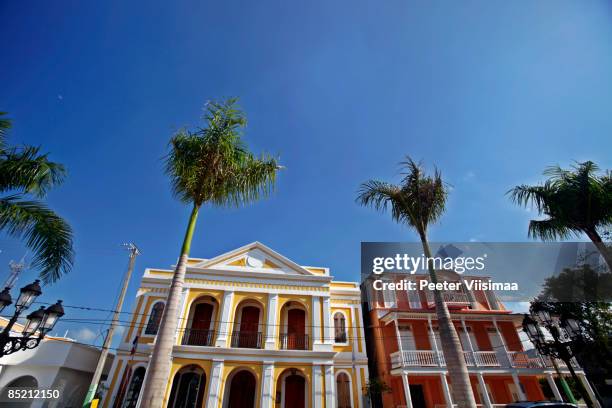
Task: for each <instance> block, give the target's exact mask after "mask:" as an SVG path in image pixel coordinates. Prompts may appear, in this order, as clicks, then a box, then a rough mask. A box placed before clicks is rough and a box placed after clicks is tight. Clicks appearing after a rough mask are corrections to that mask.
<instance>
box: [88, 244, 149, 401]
mask: <svg viewBox="0 0 612 408" xmlns="http://www.w3.org/2000/svg"><path fill="white" fill-rule="evenodd" d="M123 246H124V247H125V248H126V249H127V250H128V251H129V253H130V255H129V256H130V260H129V263H128V269H127V272H126V274H125V278H124V279H123V287H122V288H121V295H119V300H118V301H117V305H116V307H115V311H114V314H113V320H112V321H111V325H110V328H109V329H108V333H107V334H106V337H105V338H104V344H103V345H102V352H101V353H100V358H99V359H98V365H97V366H96V371H95V372H94V375H93V378H92V379H91V384H90V385H89V390H88V391H87V395H86V396H85V401H83V408H88V407H89V406H90V405H91V401H92V400H93V399H94V396H95V395H96V391H97V390H98V383H99V382H100V377H102V370H103V369H104V365H105V363H106V356H107V355H108V350H109V348H110V346H111V342H112V340H113V333H114V331H115V326H116V325H117V322H118V321H119V313H121V308H122V307H123V300H124V299H125V293H126V292H127V288H128V285H129V283H130V277H131V276H132V271H133V270H134V262H135V261H136V257H137V256H138V255H140V251H139V250H138V247H137V246H136V245H134V244H133V243H131V242H130V243H127V244H123Z"/></svg>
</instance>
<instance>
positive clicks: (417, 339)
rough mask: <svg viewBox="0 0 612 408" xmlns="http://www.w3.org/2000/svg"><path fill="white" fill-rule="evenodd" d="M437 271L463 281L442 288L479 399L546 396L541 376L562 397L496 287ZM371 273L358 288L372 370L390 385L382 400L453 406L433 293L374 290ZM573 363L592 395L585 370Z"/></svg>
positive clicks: (419, 407) (430, 407) (548, 366)
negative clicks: (477, 286) (472, 286)
mask: <svg viewBox="0 0 612 408" xmlns="http://www.w3.org/2000/svg"><path fill="white" fill-rule="evenodd" d="M437 274H438V279H439V280H440V281H449V282H462V285H460V287H461V288H462V290H457V291H445V292H443V297H444V300H445V302H446V305H447V307H448V308H449V311H450V314H451V318H452V320H453V323H454V326H455V329H456V331H457V334H458V335H459V338H460V341H461V345H462V348H463V352H464V356H465V361H466V364H467V367H468V371H469V374H470V380H471V383H472V389H473V391H474V396H475V399H476V401H477V404H479V406H484V407H492V406H504V405H503V404H505V403H508V402H514V401H519V400H532V401H533V400H543V399H545V396H544V393H543V390H542V388H541V386H540V379H541V378H546V379H547V381H548V384H549V386H550V388H551V390H552V392H553V393H554V397H555V399H559V400H561V399H562V398H561V394H560V391H559V389H558V387H557V385H556V384H555V381H554V379H553V377H554V375H555V370H554V368H553V365H552V362H551V361H550V359H547V358H543V357H541V356H539V355H537V353H535V350H529V351H528V352H526V351H525V350H524V344H525V341H524V340H522V339H521V338H520V334H519V328H520V327H521V323H522V318H523V316H522V315H521V314H516V313H512V311H510V310H507V309H506V308H505V306H504V304H503V303H502V302H501V301H500V300H499V299H498V298H497V296H496V294H495V292H494V291H490V290H472V291H469V290H465V287H466V285H465V282H467V281H469V280H483V281H485V282H486V281H488V278H486V277H477V276H463V275H459V274H457V273H455V272H452V271H438V272H437ZM375 279H380V277H378V276H377V277H372V278H368V279H366V280H365V281H364V283H362V288H363V291H364V294H365V295H366V298H367V299H366V300H367V301H366V302H364V309H365V312H364V313H366V317H365V324H366V338H367V340H368V355H369V357H370V363H371V364H370V368H371V370H370V373H371V376H372V377H377V378H379V379H380V380H382V381H384V382H385V383H386V384H387V385H388V386H389V387H390V388H391V390H390V392H386V393H382V396H381V397H382V404H383V406H384V407H385V408H386V407H410V408H412V407H415V408H425V407H426V408H436V407H450V406H452V403H453V401H452V392H451V390H452V384H451V383H450V382H449V377H448V371H447V368H446V364H445V361H444V354H443V351H442V346H441V342H440V338H439V336H438V324H437V318H436V312H435V305H434V299H433V292H431V291H427V292H426V291H422V290H402V291H391V290H386V291H376V290H373V286H372V285H373V281H374V280H375ZM385 279H387V281H388V282H400V281H401V280H414V281H417V282H418V281H419V280H421V279H427V280H428V276H426V275H408V276H407V275H392V274H389V275H387V276H386V277H385ZM417 287H418V285H417ZM558 363H559V365H560V367H561V370H562V373H563V374H565V375H567V374H569V371H568V369H567V367H566V366H564V365H563V363H562V362H561V361H559V362H558ZM575 368H576V370H577V373H578V376H579V377H580V379H581V380H582V382H583V384H584V385H585V386H586V387H587V390H589V391H590V392H591V393H592V389H591V387H590V386H589V384H588V382H587V381H586V379H585V376H584V372H583V371H581V370H580V368H579V367H577V366H576V367H575ZM497 404H501V405H497Z"/></svg>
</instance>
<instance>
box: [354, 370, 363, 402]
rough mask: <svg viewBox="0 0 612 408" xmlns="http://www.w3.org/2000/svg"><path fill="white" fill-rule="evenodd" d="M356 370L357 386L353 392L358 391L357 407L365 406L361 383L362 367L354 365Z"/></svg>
mask: <svg viewBox="0 0 612 408" xmlns="http://www.w3.org/2000/svg"><path fill="white" fill-rule="evenodd" d="M353 370H354V371H355V386H354V389H353V393H357V394H356V395H357V408H363V388H362V387H363V385H362V384H361V375H360V373H361V367H356V368H355V367H354V368H353Z"/></svg>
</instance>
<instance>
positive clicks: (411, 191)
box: [357, 157, 476, 408]
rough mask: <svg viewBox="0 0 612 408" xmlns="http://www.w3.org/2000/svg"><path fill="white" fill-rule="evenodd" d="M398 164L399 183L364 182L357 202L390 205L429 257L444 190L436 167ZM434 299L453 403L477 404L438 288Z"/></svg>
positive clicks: (410, 162)
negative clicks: (425, 169)
mask: <svg viewBox="0 0 612 408" xmlns="http://www.w3.org/2000/svg"><path fill="white" fill-rule="evenodd" d="M400 165H401V166H402V175H403V179H402V181H401V183H400V184H399V185H394V184H390V183H386V182H383V181H378V180H370V181H367V182H365V183H363V184H361V187H360V189H359V193H358V196H357V202H358V203H360V204H361V205H364V206H371V207H374V208H375V209H376V210H379V211H386V210H387V208H389V207H390V209H391V217H392V218H393V220H394V221H395V222H397V223H400V224H405V225H407V226H408V227H410V228H413V229H414V230H415V231H416V232H417V233H418V234H419V238H420V239H421V244H422V245H423V252H424V255H425V257H426V258H427V259H431V258H432V256H431V250H430V248H429V243H428V241H427V227H428V226H429V225H430V224H433V223H435V222H436V221H438V219H439V218H440V217H441V216H442V214H443V213H444V210H445V207H446V197H447V189H446V186H445V184H444V182H443V181H442V176H441V174H440V172H439V171H438V170H435V172H434V175H433V176H428V175H426V174H425V173H424V172H423V169H422V165H421V163H416V162H414V161H413V160H412V159H411V158H410V157H406V161H405V162H402V163H400ZM427 267H428V269H429V276H430V279H431V281H432V282H433V283H437V282H438V278H437V276H436V271H435V270H434V265H433V262H431V261H428V263H427ZM434 300H435V305H436V315H437V318H438V325H439V328H440V339H441V341H442V349H443V351H444V358H445V359H446V364H447V367H448V373H449V375H450V378H451V382H452V384H453V400H454V401H453V402H454V403H455V404H457V406H459V407H469V408H473V407H476V402H475V400H474V394H473V392H472V386H471V384H470V378H469V375H468V371H467V366H466V363H465V359H464V357H463V351H462V349H461V343H460V341H459V337H458V335H457V332H456V330H455V326H454V325H453V323H452V321H451V317H450V313H449V312H448V308H447V306H446V303H445V302H444V300H443V298H442V293H441V292H440V291H439V290H434Z"/></svg>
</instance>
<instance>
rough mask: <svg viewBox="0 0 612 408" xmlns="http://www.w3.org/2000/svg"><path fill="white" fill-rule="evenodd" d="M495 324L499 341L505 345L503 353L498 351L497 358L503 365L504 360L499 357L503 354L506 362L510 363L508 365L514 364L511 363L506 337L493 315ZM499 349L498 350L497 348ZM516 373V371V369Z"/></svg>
mask: <svg viewBox="0 0 612 408" xmlns="http://www.w3.org/2000/svg"><path fill="white" fill-rule="evenodd" d="M493 326H494V327H495V333H496V334H497V336H498V337H499V341H500V342H501V344H502V347H503V349H504V350H503V351H504V352H503V353H499V352H498V353H496V354H497V356H498V357H497V359H498V360H500V361H499V365H502V361H501V359H500V358H499V356H500V355H503V356H504V358H505V359H506V362H507V364H508V366H510V367H511V366H512V364H511V363H510V355H508V346H507V345H506V340H505V339H504V336H503V335H502V332H501V331H500V330H499V327H498V326H497V320H496V319H495V317H493ZM496 351H497V350H496ZM515 374H516V371H515Z"/></svg>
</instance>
